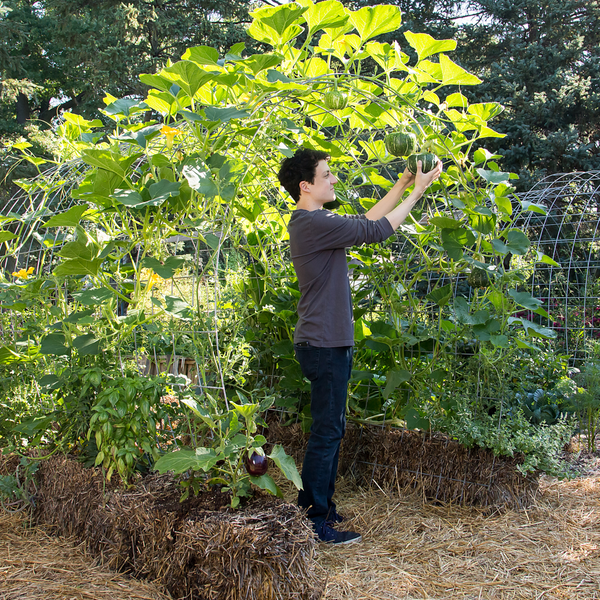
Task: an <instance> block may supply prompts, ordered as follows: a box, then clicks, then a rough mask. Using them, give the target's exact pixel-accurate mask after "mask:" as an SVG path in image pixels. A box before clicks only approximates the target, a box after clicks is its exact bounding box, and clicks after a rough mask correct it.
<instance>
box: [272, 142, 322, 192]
mask: <svg viewBox="0 0 600 600" xmlns="http://www.w3.org/2000/svg"><path fill="white" fill-rule="evenodd" d="M330 158H331V157H330V156H329V154H327V152H323V151H322V150H312V149H311V148H299V149H298V150H296V152H295V153H294V155H293V156H290V157H288V158H285V159H284V160H283V161H282V163H281V168H280V169H279V173H277V177H278V179H279V183H280V184H281V185H282V186H283V187H284V188H285V189H286V191H287V192H288V193H289V195H290V196H291V197H292V198H293V199H294V201H296V202H298V200H300V182H301V181H308V182H309V183H314V182H315V171H316V168H317V165H318V164H319V162H320V161H322V160H329V159H330Z"/></svg>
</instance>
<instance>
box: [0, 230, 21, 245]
mask: <svg viewBox="0 0 600 600" xmlns="http://www.w3.org/2000/svg"><path fill="white" fill-rule="evenodd" d="M16 237H17V234H16V233H11V232H10V231H0V244H2V243H3V242H9V241H10V240H14V239H15V238H16Z"/></svg>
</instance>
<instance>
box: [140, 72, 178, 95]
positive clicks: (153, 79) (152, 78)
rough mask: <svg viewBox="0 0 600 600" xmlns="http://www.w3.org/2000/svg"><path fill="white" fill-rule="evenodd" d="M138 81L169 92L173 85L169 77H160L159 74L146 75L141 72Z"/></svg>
mask: <svg viewBox="0 0 600 600" xmlns="http://www.w3.org/2000/svg"><path fill="white" fill-rule="evenodd" d="M140 81H141V82H142V83H145V84H146V85H149V86H150V87H153V88H156V89H159V90H161V91H162V92H169V91H170V90H171V87H172V86H173V82H172V81H171V80H170V79H167V78H166V77H161V76H160V75H148V74H146V73H143V74H142V75H140Z"/></svg>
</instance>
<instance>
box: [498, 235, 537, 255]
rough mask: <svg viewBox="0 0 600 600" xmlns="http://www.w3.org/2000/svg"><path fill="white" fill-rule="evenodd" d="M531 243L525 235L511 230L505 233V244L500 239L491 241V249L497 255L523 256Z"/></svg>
mask: <svg viewBox="0 0 600 600" xmlns="http://www.w3.org/2000/svg"><path fill="white" fill-rule="evenodd" d="M530 245H531V242H530V241H529V238H528V237H527V235H526V234H525V233H523V232H522V231H521V230H519V229H511V230H509V231H508V232H507V233H506V242H503V241H502V240H501V239H495V240H492V247H493V248H494V250H495V251H496V252H498V253H499V254H508V253H509V252H510V253H512V254H518V255H519V256H523V255H524V254H526V253H527V250H529V246H530Z"/></svg>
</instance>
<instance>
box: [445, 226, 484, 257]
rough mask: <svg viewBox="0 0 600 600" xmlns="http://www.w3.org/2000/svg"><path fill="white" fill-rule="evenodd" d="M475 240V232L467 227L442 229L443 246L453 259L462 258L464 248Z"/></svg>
mask: <svg viewBox="0 0 600 600" xmlns="http://www.w3.org/2000/svg"><path fill="white" fill-rule="evenodd" d="M475 240H476V237H475V235H474V234H473V232H472V231H471V230H470V229H467V228H465V227H459V228H458V229H442V247H443V248H444V250H445V251H446V252H447V253H448V257H449V258H451V259H452V260H460V259H461V258H462V256H463V248H464V247H465V246H471V245H473V244H474V243H475Z"/></svg>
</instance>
